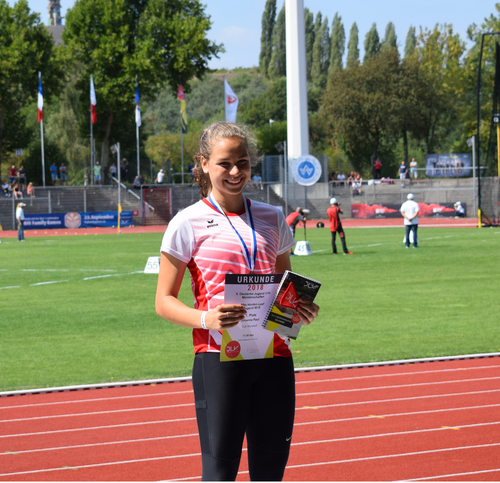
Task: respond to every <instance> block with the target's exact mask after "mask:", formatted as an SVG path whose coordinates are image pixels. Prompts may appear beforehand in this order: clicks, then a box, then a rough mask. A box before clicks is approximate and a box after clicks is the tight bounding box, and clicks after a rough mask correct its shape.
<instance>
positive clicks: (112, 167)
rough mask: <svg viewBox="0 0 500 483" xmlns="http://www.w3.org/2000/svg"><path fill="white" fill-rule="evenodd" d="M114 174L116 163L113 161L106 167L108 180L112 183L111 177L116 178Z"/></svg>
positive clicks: (115, 172)
mask: <svg viewBox="0 0 500 483" xmlns="http://www.w3.org/2000/svg"><path fill="white" fill-rule="evenodd" d="M116 174H117V169H116V164H115V163H113V164H112V165H111V166H110V167H109V169H108V175H109V180H110V181H111V183H113V178H115V179H118V178H117V177H116Z"/></svg>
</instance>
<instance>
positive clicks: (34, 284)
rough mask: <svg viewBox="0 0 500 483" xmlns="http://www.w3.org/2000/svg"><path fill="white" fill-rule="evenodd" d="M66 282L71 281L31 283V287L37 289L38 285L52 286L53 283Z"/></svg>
mask: <svg viewBox="0 0 500 483" xmlns="http://www.w3.org/2000/svg"><path fill="white" fill-rule="evenodd" d="M65 282H69V280H52V281H50V282H38V283H30V287H35V286H37V285H51V284H53V283H65Z"/></svg>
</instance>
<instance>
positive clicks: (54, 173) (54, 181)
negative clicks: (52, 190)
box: [50, 162, 57, 186]
mask: <svg viewBox="0 0 500 483" xmlns="http://www.w3.org/2000/svg"><path fill="white" fill-rule="evenodd" d="M50 177H51V178H52V184H53V185H54V186H55V185H56V184H57V166H56V163H55V162H54V163H52V164H51V165H50Z"/></svg>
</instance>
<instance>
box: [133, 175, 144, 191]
mask: <svg viewBox="0 0 500 483" xmlns="http://www.w3.org/2000/svg"><path fill="white" fill-rule="evenodd" d="M143 184H144V179H143V177H142V176H141V175H140V174H138V175H137V176H136V177H135V179H134V188H135V189H137V190H138V189H141V186H142V185H143Z"/></svg>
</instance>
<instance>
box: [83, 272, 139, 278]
mask: <svg viewBox="0 0 500 483" xmlns="http://www.w3.org/2000/svg"><path fill="white" fill-rule="evenodd" d="M135 273H144V271H143V270H139V271H137V272H128V273H112V274H109V275H96V276H95V277H85V278H84V279H83V280H94V279H96V278H107V277H123V276H124V275H133V274H135Z"/></svg>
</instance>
